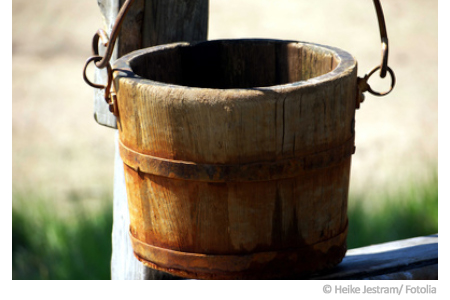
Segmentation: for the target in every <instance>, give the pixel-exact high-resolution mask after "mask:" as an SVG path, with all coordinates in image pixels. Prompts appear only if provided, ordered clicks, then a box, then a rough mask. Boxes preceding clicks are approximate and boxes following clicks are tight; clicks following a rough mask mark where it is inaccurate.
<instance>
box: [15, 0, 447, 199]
mask: <svg viewBox="0 0 450 300" xmlns="http://www.w3.org/2000/svg"><path fill="white" fill-rule="evenodd" d="M382 2H383V3H382V4H383V8H384V11H385V16H386V22H387V28H388V34H389V40H390V47H391V48H390V66H391V67H392V68H393V69H394V70H395V72H396V75H397V86H396V88H395V91H394V92H393V93H391V94H390V95H389V96H387V97H384V98H376V97H373V96H370V95H367V96H366V101H365V102H364V103H363V105H362V107H361V109H360V110H358V111H357V120H356V134H357V139H356V149H357V150H356V154H355V155H354V156H353V166H352V180H351V191H352V193H357V194H364V195H370V194H372V193H374V192H376V191H378V190H380V189H381V190H389V189H390V188H392V187H396V186H399V185H401V184H404V183H407V184H410V183H411V182H418V181H421V180H423V179H424V178H426V176H428V175H429V173H430V171H436V169H437V160H438V135H437V133H438V118H437V117H438V80H437V79H438V78H437V76H438V1H437V0H408V1H402V0H385V1H382ZM12 25H13V27H12V33H13V36H12V75H13V82H12V137H13V140H12V153H13V154H12V164H13V169H12V179H13V190H15V191H21V192H22V193H23V192H28V191H34V192H35V191H38V192H40V193H45V194H51V195H53V196H55V198H56V199H58V201H59V202H63V200H66V199H68V200H70V199H75V198H76V199H79V198H83V199H85V200H87V201H92V200H95V199H99V198H101V195H104V194H105V193H112V186H113V156H114V130H112V129H109V128H106V127H102V126H99V125H98V124H96V123H95V121H94V118H93V89H92V88H90V87H89V86H87V85H86V84H85V83H84V81H83V79H82V67H83V64H84V61H85V60H86V58H87V57H88V56H89V55H90V44H91V38H92V35H93V34H94V32H95V31H96V30H97V29H98V28H99V27H101V26H102V19H101V15H100V12H99V9H98V7H97V2H96V1H94V0H78V1H58V0H33V1H28V0H13V2H12ZM244 37H261V38H276V39H294V40H301V41H308V42H315V43H321V44H327V45H332V46H336V47H339V48H342V49H344V50H347V51H348V52H350V53H352V54H353V55H354V56H355V57H356V58H357V60H358V63H359V76H363V75H364V73H365V72H367V71H369V70H371V69H372V68H373V67H374V66H375V65H377V64H378V63H379V61H380V53H381V49H380V40H379V33H378V24H377V21H376V16H375V10H374V8H373V4H372V1H369V0H367V1H360V0H358V1H355V0H341V1H332V0H320V1H314V2H313V1H294V0H279V1H256V0H245V1H238V0H211V1H210V26H209V39H219V38H244ZM387 85H388V83H386V82H382V83H381V88H383V87H386V86H387Z"/></svg>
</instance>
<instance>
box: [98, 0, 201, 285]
mask: <svg viewBox="0 0 450 300" xmlns="http://www.w3.org/2000/svg"><path fill="white" fill-rule="evenodd" d="M97 2H98V4H99V7H100V10H101V12H102V14H103V16H104V20H105V29H106V30H107V32H111V29H112V27H113V25H114V22H115V19H116V16H117V13H118V11H119V9H120V7H121V5H122V4H123V2H124V0H98V1H97ZM208 12H209V2H208V0H136V1H135V2H134V4H133V5H132V7H131V9H130V11H129V12H128V14H127V17H126V18H125V21H124V23H123V25H122V30H121V33H120V35H119V39H118V41H117V43H116V49H115V52H114V54H113V57H112V60H115V59H117V58H118V57H120V56H123V55H125V54H126V53H129V52H131V51H133V50H137V49H141V48H145V47H150V46H154V45H160V44H168V43H173V42H179V41H188V42H190V41H202V40H206V39H207V32H208ZM102 76H104V75H103V73H102V72H97V74H96V77H97V79H102ZM103 80H104V78H103ZM99 81H100V80H99ZM102 93H103V92H102V91H96V94H95V97H94V99H95V105H94V110H95V112H94V116H95V119H96V121H97V122H98V123H99V124H101V125H105V126H108V127H112V128H117V127H116V120H115V117H114V116H113V115H112V114H111V113H110V112H109V110H108V107H107V105H106V104H105V103H104V99H103V94H102ZM117 137H118V134H116V155H115V162H114V164H115V168H114V224H113V232H112V240H113V245H112V247H113V254H112V259H111V278H112V279H170V278H176V277H174V276H172V275H169V274H166V273H163V272H160V271H155V270H153V269H150V268H147V267H144V265H142V264H141V263H140V262H139V261H138V260H137V259H136V258H135V257H134V255H133V250H132V248H131V242H130V238H129V235H128V228H129V223H130V220H129V214H128V203H127V195H126V189H125V179H124V169H123V162H122V160H121V158H120V156H119V154H118V151H117V142H118V141H117Z"/></svg>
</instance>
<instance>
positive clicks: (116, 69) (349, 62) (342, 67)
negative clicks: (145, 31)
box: [112, 38, 357, 92]
mask: <svg viewBox="0 0 450 300" xmlns="http://www.w3.org/2000/svg"><path fill="white" fill-rule="evenodd" d="M219 42H230V43H236V42H253V43H255V42H257V43H264V42H266V43H286V44H289V43H296V44H303V45H307V46H312V47H318V48H323V49H325V50H327V51H329V52H331V53H332V54H333V55H334V57H335V58H336V59H337V60H338V64H337V66H336V67H335V68H334V69H333V70H331V71H330V72H327V73H325V74H322V75H319V76H316V77H312V78H309V79H307V80H300V81H294V82H289V83H285V84H277V85H271V86H262V87H248V88H211V87H195V86H186V85H180V84H175V83H167V82H162V81H156V80H152V79H149V78H145V77H143V76H140V75H138V74H136V73H135V72H134V71H133V70H132V68H131V65H130V64H131V61H132V60H134V59H136V58H137V57H139V56H142V55H148V54H150V53H152V52H157V51H165V50H169V49H174V48H178V47H192V46H196V45H201V44H208V43H219ZM356 67H357V61H356V59H355V57H354V56H353V55H352V54H350V53H349V52H347V51H345V50H342V49H340V48H337V47H333V46H328V45H323V44H318V43H312V42H305V41H297V40H282V39H259V38H241V39H215V40H207V41H200V42H175V43H169V44H163V45H157V46H152V47H147V48H143V49H139V50H135V51H132V52H130V53H128V54H126V55H124V56H122V57H120V58H118V59H117V60H116V61H115V62H114V63H113V66H112V69H113V76H114V80H115V81H116V84H117V83H118V82H119V81H120V79H127V80H132V81H135V82H136V83H140V84H149V85H152V86H159V87H166V88H171V89H189V90H191V91H199V92H202V91H206V90H209V91H229V92H235V91H236V92H237V91H239V92H243V91H249V92H250V91H261V92H269V91H272V92H288V91H290V90H292V89H298V88H307V87H315V86H317V85H320V84H325V83H327V82H330V81H333V80H335V79H337V78H340V77H342V76H345V75H346V74H348V73H351V72H352V71H353V69H354V68H356Z"/></svg>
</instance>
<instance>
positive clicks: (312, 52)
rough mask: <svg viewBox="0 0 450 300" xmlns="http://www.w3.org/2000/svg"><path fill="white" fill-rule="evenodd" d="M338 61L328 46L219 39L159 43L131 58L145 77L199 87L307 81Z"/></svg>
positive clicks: (132, 63) (135, 67)
mask: <svg viewBox="0 0 450 300" xmlns="http://www.w3.org/2000/svg"><path fill="white" fill-rule="evenodd" d="M338 63H339V59H338V58H337V57H336V55H335V53H334V52H333V51H332V50H330V49H328V48H325V47H320V46H318V45H311V44H306V43H301V42H292V41H277V40H218V41H207V42H202V43H198V44H193V45H190V44H180V45H179V46H176V47H160V48H158V49H157V50H153V51H149V52H146V53H145V54H143V55H138V56H136V57H134V58H133V59H132V60H131V61H130V67H131V69H132V71H133V72H134V73H135V74H137V75H139V76H141V77H143V78H146V79H150V80H154V81H159V82H163V83H168V84H175V85H181V86H188V87H199V88H218V89H232V88H253V87H268V86H275V85H282V84H288V83H294V82H298V81H304V80H308V79H311V78H314V77H317V76H320V75H324V74H326V73H328V72H331V71H332V70H333V69H334V68H335V67H336V66H337V65H338Z"/></svg>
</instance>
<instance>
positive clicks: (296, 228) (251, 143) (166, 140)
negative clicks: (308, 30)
mask: <svg viewBox="0 0 450 300" xmlns="http://www.w3.org/2000/svg"><path fill="white" fill-rule="evenodd" d="M291 48H294V49H295V50H296V51H292V52H291V54H290V55H286V54H285V53H286V52H289V50H290V49H291ZM197 49H198V50H199V53H196V50H197ZM300 49H301V50H300ZM280 53H281V54H280ZM292 53H293V54H292ZM283 59H284V60H283ZM334 60H336V61H338V63H337V66H336V67H335V68H334V69H333V61H334ZM186 62H188V63H186ZM292 62H293V63H292ZM291 63H292V65H299V66H300V65H301V67H302V70H309V71H302V72H290V70H289V66H290V65H291ZM114 68H116V69H120V70H122V72H116V73H115V74H116V78H115V80H116V86H117V92H118V101H117V103H118V108H119V117H118V124H119V126H118V127H119V132H120V143H121V145H122V146H120V147H121V155H122V158H123V159H124V162H125V163H126V165H125V181H126V183H127V193H128V200H129V209H130V222H131V226H130V231H131V235H132V240H133V246H134V249H135V252H136V253H137V254H138V255H139V257H140V259H141V260H142V261H143V262H144V263H146V264H147V265H149V266H152V267H154V268H158V269H162V270H165V271H167V272H170V273H173V274H177V275H182V276H188V277H194V278H234V279H237V278H254V277H261V276H266V277H277V276H278V277H279V276H283V275H286V274H290V273H293V272H296V273H299V272H311V271H316V270H318V269H323V268H327V267H330V266H332V265H335V264H336V263H338V262H339V261H340V260H341V259H342V257H343V256H344V254H345V237H346V230H347V211H346V210H347V193H348V183H349V172H350V157H351V154H352V153H353V138H354V131H353V123H354V113H355V100H356V61H355V60H354V59H353V57H352V56H351V55H349V54H347V53H345V52H343V51H341V50H338V49H335V48H329V47H324V46H319V45H313V44H306V43H297V42H287V41H274V40H237V41H215V42H206V43H198V44H197V43H191V44H189V43H180V44H172V45H165V46H160V47H155V48H151V49H146V50H142V51H137V52H133V53H132V54H130V55H127V56H125V57H123V58H121V59H120V60H119V61H117V62H116V64H115V67H114ZM134 74H136V75H134ZM171 74H173V76H171ZM230 74H231V75H230ZM138 75H139V76H138ZM144 77H146V78H144ZM155 80H158V82H157V81H155ZM161 81H164V82H161ZM349 141H350V142H351V145H350V146H351V147H350V148H349V150H345V151H344V150H342V149H343V148H342V146H343V145H346V144H347V143H349ZM127 149H128V150H127ZM125 153H129V154H130V153H131V154H130V155H131V156H127V155H125ZM324 153H326V155H324ZM255 165H256V167H254V166H255ZM291 166H294V168H293V169H295V172H291V171H292V169H290V167H291ZM200 167H201V168H203V169H204V170H205V175H204V176H203V175H202V176H203V177H201V178H199V177H198V176H199V174H198V173H199V172H198V170H200V169H199V168H200ZM253 167H254V170H256V171H255V172H257V173H258V175H257V176H255V175H254V174H252V173H254V172H248V170H250V169H252V168H253ZM224 170H226V171H224ZM288 170H291V171H288ZM233 178H234V179H233Z"/></svg>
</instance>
